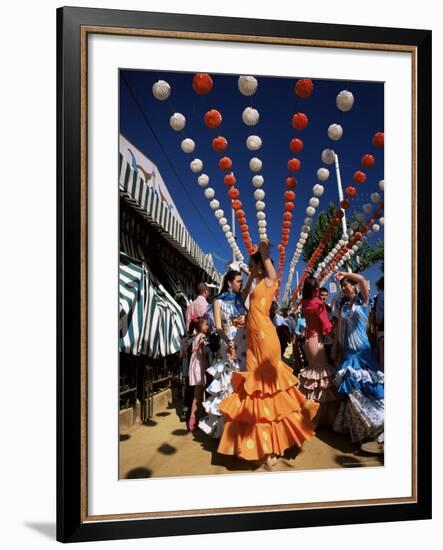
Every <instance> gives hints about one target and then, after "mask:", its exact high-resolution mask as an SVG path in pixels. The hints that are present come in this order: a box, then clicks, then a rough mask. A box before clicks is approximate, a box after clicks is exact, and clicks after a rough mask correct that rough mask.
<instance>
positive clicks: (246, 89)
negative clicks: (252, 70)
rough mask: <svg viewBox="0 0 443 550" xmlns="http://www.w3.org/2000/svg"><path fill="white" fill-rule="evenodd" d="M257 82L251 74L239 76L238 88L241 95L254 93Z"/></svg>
mask: <svg viewBox="0 0 443 550" xmlns="http://www.w3.org/2000/svg"><path fill="white" fill-rule="evenodd" d="M257 86H258V82H257V79H256V78H254V77H253V76H243V75H242V76H239V77H238V89H239V90H240V93H242V94H243V95H247V96H250V95H254V94H255V92H256V91H257Z"/></svg>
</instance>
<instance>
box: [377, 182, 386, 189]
mask: <svg viewBox="0 0 443 550" xmlns="http://www.w3.org/2000/svg"><path fill="white" fill-rule="evenodd" d="M378 188H379V189H380V191H384V190H385V180H380V181H379V182H378Z"/></svg>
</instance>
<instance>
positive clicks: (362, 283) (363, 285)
mask: <svg viewBox="0 0 443 550" xmlns="http://www.w3.org/2000/svg"><path fill="white" fill-rule="evenodd" d="M335 277H336V278H337V279H338V280H339V281H341V280H342V279H348V280H349V281H354V282H355V283H357V285H358V289H359V290H360V294H361V297H362V298H363V303H364V304H365V306H367V305H368V303H369V291H368V281H367V280H366V279H365V278H364V277H363V275H359V274H358V273H346V272H344V271H337V273H336V275H335Z"/></svg>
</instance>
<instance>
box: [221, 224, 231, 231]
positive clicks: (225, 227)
mask: <svg viewBox="0 0 443 550" xmlns="http://www.w3.org/2000/svg"><path fill="white" fill-rule="evenodd" d="M222 230H223V233H227V232H228V231H231V226H230V225H228V224H225V225H224V226H223V227H222Z"/></svg>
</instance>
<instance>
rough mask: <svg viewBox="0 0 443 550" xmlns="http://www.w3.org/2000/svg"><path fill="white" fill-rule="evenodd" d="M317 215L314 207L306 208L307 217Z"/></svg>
mask: <svg viewBox="0 0 443 550" xmlns="http://www.w3.org/2000/svg"><path fill="white" fill-rule="evenodd" d="M314 214H315V208H314V207H313V206H308V207H307V208H306V215H307V216H309V217H311V218H312V216H313V215H314Z"/></svg>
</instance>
